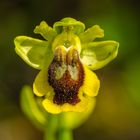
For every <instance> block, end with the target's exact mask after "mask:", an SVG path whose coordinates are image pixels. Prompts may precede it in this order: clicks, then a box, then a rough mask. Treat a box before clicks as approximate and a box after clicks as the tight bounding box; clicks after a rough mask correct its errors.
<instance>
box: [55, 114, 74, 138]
mask: <svg viewBox="0 0 140 140" xmlns="http://www.w3.org/2000/svg"><path fill="white" fill-rule="evenodd" d="M58 140H73V134H72V130H71V129H70V128H68V127H67V126H66V124H64V114H63V113H61V114H60V115H59V118H58Z"/></svg>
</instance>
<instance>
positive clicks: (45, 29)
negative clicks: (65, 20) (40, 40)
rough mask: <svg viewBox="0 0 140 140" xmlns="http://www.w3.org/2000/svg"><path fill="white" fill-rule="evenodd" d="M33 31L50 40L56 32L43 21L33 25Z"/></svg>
mask: <svg viewBox="0 0 140 140" xmlns="http://www.w3.org/2000/svg"><path fill="white" fill-rule="evenodd" d="M34 33H36V34H41V35H42V36H43V37H44V38H45V39H46V40H52V39H53V38H54V37H55V36H56V32H55V31H54V30H53V28H51V27H50V26H48V24H47V23H46V22H45V21H42V22H41V23H40V25H38V26H36V27H35V29H34Z"/></svg>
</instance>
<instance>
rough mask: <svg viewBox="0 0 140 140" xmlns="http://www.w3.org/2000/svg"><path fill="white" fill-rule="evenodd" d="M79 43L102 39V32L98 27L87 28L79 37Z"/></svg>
mask: <svg viewBox="0 0 140 140" xmlns="http://www.w3.org/2000/svg"><path fill="white" fill-rule="evenodd" d="M79 37H80V39H81V42H82V43H85V42H91V41H93V40H94V39H96V38H102V37H104V30H103V29H101V28H100V26H98V25H94V26H92V27H91V28H88V29H87V30H86V31H85V32H83V33H81V34H80V35H79Z"/></svg>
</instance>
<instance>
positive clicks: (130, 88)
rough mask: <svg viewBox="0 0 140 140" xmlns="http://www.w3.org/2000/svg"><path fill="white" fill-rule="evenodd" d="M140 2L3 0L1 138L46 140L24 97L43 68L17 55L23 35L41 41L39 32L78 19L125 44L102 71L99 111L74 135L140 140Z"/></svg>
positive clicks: (84, 138)
mask: <svg viewBox="0 0 140 140" xmlns="http://www.w3.org/2000/svg"><path fill="white" fill-rule="evenodd" d="M139 15H140V2H139V1H136V0H69V1H68V0H38V1H37V0H0V140H41V139H42V135H43V133H42V132H40V131H39V130H37V129H36V128H35V127H34V126H33V125H32V124H31V123H30V121H29V120H28V119H27V118H26V117H25V116H24V114H23V113H22V111H21V108H20V102H19V93H20V89H21V87H22V86H23V85H24V84H30V85H32V82H33V80H34V77H35V76H36V74H37V73H38V71H37V70H34V69H32V68H30V67H29V66H28V65H26V64H25V63H24V62H23V61H22V60H21V58H19V57H18V56H17V55H16V53H15V51H14V44H13V40H14V38H15V37H16V36H18V35H27V36H32V37H35V38H38V37H40V36H37V35H35V34H33V29H34V27H35V26H36V25H38V24H39V23H40V21H42V20H46V21H47V23H48V24H49V25H53V23H54V22H55V21H57V20H60V19H61V18H63V17H67V16H70V17H73V18H76V19H77V20H80V21H82V22H84V23H85V24H86V27H90V26H92V25H94V24H99V25H100V26H101V27H102V28H103V29H104V30H105V38H104V40H106V39H113V40H116V41H118V42H120V48H119V54H118V57H117V58H116V59H115V60H114V61H113V62H111V63H110V64H109V65H108V66H106V67H105V68H103V69H101V70H98V71H96V73H97V75H98V77H99V79H100V80H101V88H100V92H99V95H98V97H97V105H96V108H95V111H94V112H93V114H92V115H91V116H90V118H89V119H88V121H87V122H86V123H85V124H83V125H82V126H81V127H79V128H78V129H76V130H75V131H74V138H75V140H87V139H89V140H139V139H140V46H139V44H140V43H139V40H140V39H139V31H140V29H139V28H140V16H139Z"/></svg>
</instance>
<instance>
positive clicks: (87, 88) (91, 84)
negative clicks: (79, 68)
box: [81, 66, 100, 97]
mask: <svg viewBox="0 0 140 140" xmlns="http://www.w3.org/2000/svg"><path fill="white" fill-rule="evenodd" d="M84 72H85V77H84V83H83V86H81V88H82V90H83V92H84V94H86V95H88V96H91V97H94V96H96V95H97V94H98V90H99V87H100V81H99V80H98V78H97V76H96V74H95V73H94V72H92V71H91V70H90V69H88V68H87V67H86V66H84Z"/></svg>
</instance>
